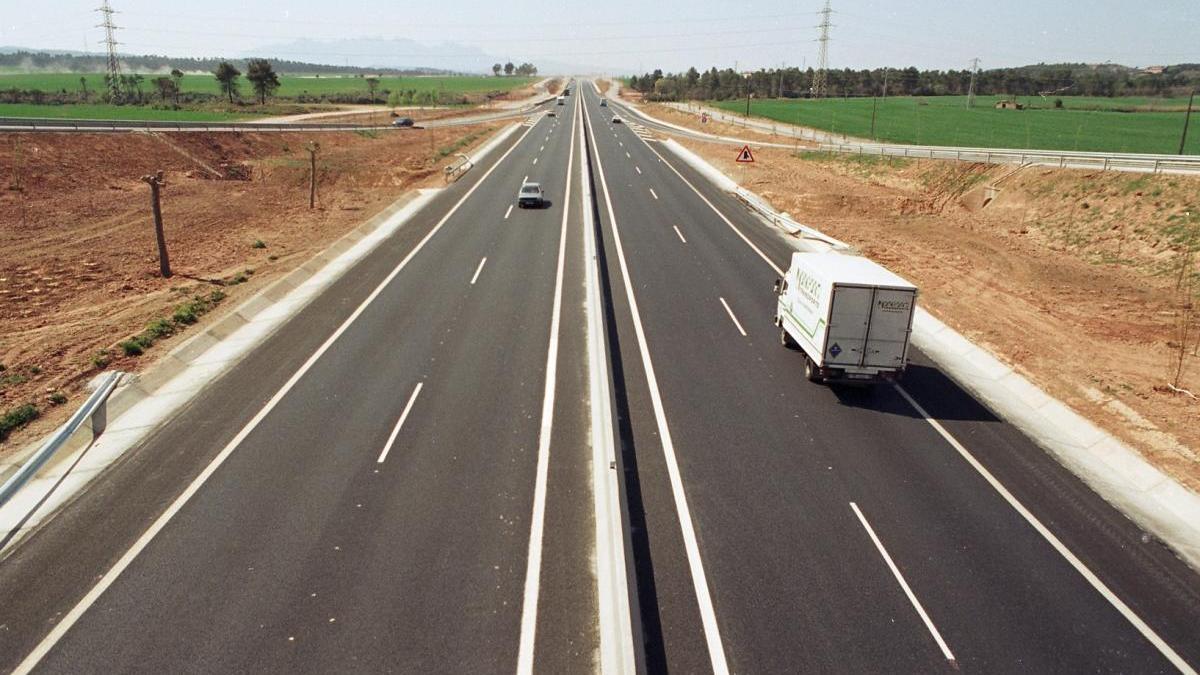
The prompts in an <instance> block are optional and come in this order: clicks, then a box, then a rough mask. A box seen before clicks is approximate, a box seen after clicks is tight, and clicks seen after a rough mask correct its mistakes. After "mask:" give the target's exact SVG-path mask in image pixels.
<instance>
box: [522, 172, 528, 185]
mask: <svg viewBox="0 0 1200 675" xmlns="http://www.w3.org/2000/svg"><path fill="white" fill-rule="evenodd" d="M521 182H522V183H528V182H529V174H525V177H524V178H522V179H521Z"/></svg>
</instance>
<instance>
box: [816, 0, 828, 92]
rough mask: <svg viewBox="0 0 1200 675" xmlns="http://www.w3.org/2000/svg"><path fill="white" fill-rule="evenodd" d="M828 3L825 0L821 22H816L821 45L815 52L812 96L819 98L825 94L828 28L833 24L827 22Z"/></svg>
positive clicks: (818, 40)
mask: <svg viewBox="0 0 1200 675" xmlns="http://www.w3.org/2000/svg"><path fill="white" fill-rule="evenodd" d="M829 3H830V0H825V8H824V9H822V10H821V23H819V24H817V28H820V29H821V37H819V38H817V42H820V43H821V47H820V50H819V51H818V52H817V71H816V72H815V73H813V84H812V95H813V98H821V97H822V96H824V95H825V86H826V79H827V73H826V71H827V70H828V69H829V29H830V28H832V27H833V24H832V23H830V22H829V15H830V14H832V13H833V9H831V8H830V6H829Z"/></svg>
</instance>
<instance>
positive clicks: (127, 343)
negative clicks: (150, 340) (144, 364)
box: [117, 339, 145, 356]
mask: <svg viewBox="0 0 1200 675" xmlns="http://www.w3.org/2000/svg"><path fill="white" fill-rule="evenodd" d="M117 346H118V347H120V348H121V349H122V351H124V352H125V356H141V354H142V352H143V351H145V350H144V349H142V345H141V343H139V342H138V341H137V340H136V339H133V340H122V341H121V342H118V343H117Z"/></svg>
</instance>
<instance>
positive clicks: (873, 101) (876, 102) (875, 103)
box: [871, 96, 879, 140]
mask: <svg viewBox="0 0 1200 675" xmlns="http://www.w3.org/2000/svg"><path fill="white" fill-rule="evenodd" d="M878 107H879V99H878V98H875V97H874V96H872V97H871V140H875V110H876V108H878Z"/></svg>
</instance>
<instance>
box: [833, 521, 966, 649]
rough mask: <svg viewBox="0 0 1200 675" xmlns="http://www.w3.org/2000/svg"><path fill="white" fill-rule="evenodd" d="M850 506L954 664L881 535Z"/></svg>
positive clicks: (940, 635) (939, 635)
mask: <svg viewBox="0 0 1200 675" xmlns="http://www.w3.org/2000/svg"><path fill="white" fill-rule="evenodd" d="M850 508H851V509H854V515H856V516H858V521H859V522H860V523H862V526H863V528H864V529H865V530H866V531H867V534H868V535H870V537H871V541H873V542H875V548H877V549H879V555H881V556H883V560H884V562H886V563H887V566H888V568H889V569H890V570H892V575H893V576H894V577H896V581H897V582H899V583H900V588H902V589H904V594H905V595H907V596H908V601H909V602H911V603H912V606H913V608H914V609H916V610H917V614H919V615H921V620H922V621H924V622H925V627H926V628H927V629H929V634H930V635H932V636H933V639H934V640H935V641H936V642H937V644H938V647H940V648H941V650H942V655H943V656H945V657H946V660H947V661H949V662H950V663H951V664H953V663H954V662H955V661H954V654H953V653H952V652H951V651H950V647H949V646H947V645H946V641H945V640H943V639H942V634H941V633H939V632H938V629H937V626H935V625H933V620H932V619H930V618H929V615H928V614H926V613H925V608H924V607H922V606H921V601H920V600H918V599H917V595H916V594H915V593H913V591H912V588H910V587H909V585H908V582H907V581H905V580H904V575H903V574H901V573H900V568H898V567H896V563H895V562H893V561H892V556H891V555H889V554H888V552H887V549H886V548H884V546H883V542H882V541H880V540H879V537H878V536H877V535H876V534H875V530H874V528H872V527H871V524H870V523H868V522H867V517H866V516H864V515H863V513H862V511H860V510H859V508H858V504H855V503H854V502H850Z"/></svg>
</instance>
